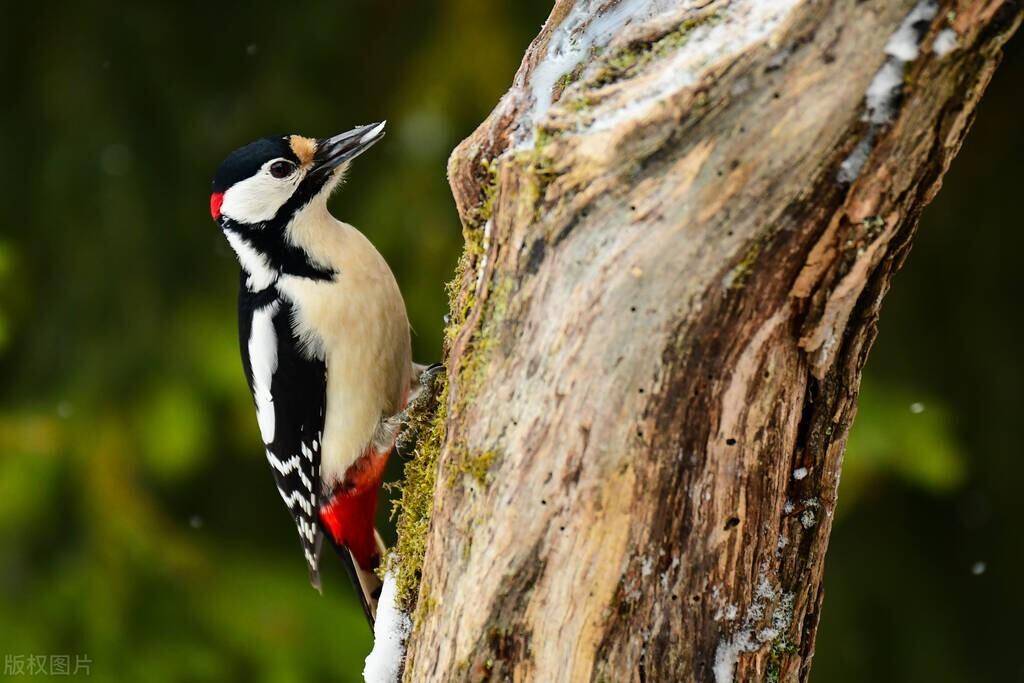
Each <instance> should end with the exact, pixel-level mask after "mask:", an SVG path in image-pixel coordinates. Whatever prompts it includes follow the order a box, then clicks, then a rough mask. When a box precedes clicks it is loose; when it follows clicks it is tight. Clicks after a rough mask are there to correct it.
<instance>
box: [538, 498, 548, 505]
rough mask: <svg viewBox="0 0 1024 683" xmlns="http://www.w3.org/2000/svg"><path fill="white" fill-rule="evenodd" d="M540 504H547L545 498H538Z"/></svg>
mask: <svg viewBox="0 0 1024 683" xmlns="http://www.w3.org/2000/svg"><path fill="white" fill-rule="evenodd" d="M540 504H541V505H547V504H548V501H547V500H545V499H544V498H541V499H540Z"/></svg>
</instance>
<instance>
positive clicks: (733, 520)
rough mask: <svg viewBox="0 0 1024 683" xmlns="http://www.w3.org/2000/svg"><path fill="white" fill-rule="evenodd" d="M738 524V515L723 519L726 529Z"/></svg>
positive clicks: (733, 527)
mask: <svg viewBox="0 0 1024 683" xmlns="http://www.w3.org/2000/svg"><path fill="white" fill-rule="evenodd" d="M739 525H740V518H739V517H730V518H729V519H727V520H725V528H726V530H728V529H735V528H736V527H738V526H739Z"/></svg>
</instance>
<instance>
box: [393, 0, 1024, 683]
mask: <svg viewBox="0 0 1024 683" xmlns="http://www.w3.org/2000/svg"><path fill="white" fill-rule="evenodd" d="M1020 18H1021V15H1020V9H1019V7H1018V5H1017V4H1016V3H1014V2H1008V1H1003V0H973V1H972V0H959V1H956V2H952V1H948V0H947V1H944V2H930V1H928V0H925V1H923V2H915V1H914V0H894V1H892V2H883V1H879V0H871V1H867V2H865V1H862V0H861V1H857V0H832V1H827V0H817V1H810V0H731V1H728V0H703V1H697V0H691V1H672V0H558V1H557V2H556V3H555V6H554V9H553V11H552V13H551V16H550V18H549V19H548V21H547V23H546V24H545V26H544V28H543V30H542V31H541V33H540V35H539V36H538V37H537V39H536V40H535V41H534V42H533V44H532V45H531V46H530V48H529V49H528V51H527V53H526V56H525V58H524V60H523V63H522V66H521V67H520V69H519V71H518V73H517V74H516V77H515V81H514V83H513V86H512V88H511V89H510V90H509V92H508V93H507V94H506V96H505V97H504V98H503V99H502V100H501V102H500V103H499V105H498V106H497V108H496V109H495V110H494V112H493V113H492V114H491V115H490V117H489V118H488V119H487V120H486V121H485V122H484V123H483V124H482V125H481V126H480V128H479V129H478V130H477V131H476V132H475V133H474V134H473V135H472V136H471V137H470V138H469V139H467V140H466V141H464V142H463V143H462V144H461V145H460V146H459V147H458V148H457V149H456V150H455V152H454V153H453V155H452V158H451V161H450V165H449V175H450V180H451V184H452V188H453V191H454V194H455V199H456V202H457V205H458V210H459V213H460V215H461V218H462V221H463V225H464V230H465V234H466V239H467V247H466V253H465V254H464V256H463V260H462V263H461V266H460V271H459V275H458V277H457V278H456V281H455V282H454V283H453V291H452V320H451V324H450V327H449V329H448V338H447V340H446V353H447V368H448V377H447V390H446V392H445V393H444V395H443V397H442V407H441V415H440V417H438V418H437V425H436V427H437V429H435V430H434V431H433V432H432V433H431V434H429V435H428V436H427V437H426V438H425V439H424V440H423V442H422V443H421V444H420V448H419V454H418V455H417V456H416V457H417V459H418V461H414V465H415V466H416V467H418V469H416V467H414V470H415V472H416V473H414V474H413V476H419V477H424V476H426V477H427V478H426V479H425V480H421V481H420V482H419V485H422V484H423V481H426V482H428V484H429V485H430V486H431V487H432V488H430V489H428V490H429V491H432V504H433V510H432V517H431V518H430V519H429V521H428V519H427V518H425V517H424V516H423V514H426V513H423V512H422V511H421V514H420V517H419V518H415V515H416V513H415V512H409V511H408V510H406V511H404V512H403V513H402V514H403V515H405V516H406V518H405V519H404V526H403V527H402V529H403V531H402V533H405V534H407V538H405V539H402V538H400V546H399V547H400V550H402V549H404V552H406V553H407V554H408V555H414V554H415V553H417V552H419V551H420V550H418V548H420V549H421V548H422V546H423V545H424V543H425V546H426V553H425V557H424V558H423V559H422V562H423V564H422V571H420V567H419V564H418V562H419V558H416V557H405V558H402V559H401V561H402V562H406V561H409V562H412V565H411V566H412V569H411V570H410V569H408V567H407V568H406V572H407V575H406V581H407V582H408V581H409V580H410V576H409V572H410V571H411V572H412V577H413V579H412V580H415V579H417V578H419V577H420V576H422V581H421V582H420V584H419V590H418V599H417V596H416V595H415V594H412V595H408V594H407V595H406V596H405V598H406V600H407V601H409V602H410V603H412V602H416V612H415V625H414V630H413V634H412V636H411V638H410V643H409V651H408V659H407V665H406V668H405V680H407V681H449V680H464V679H468V680H481V679H486V680H536V681H577V680H580V681H582V680H595V681H644V680H651V681H686V680H699V681H712V680H714V681H727V680H734V679H735V680H742V681H748V680H770V681H791V680H807V679H808V678H809V671H810V663H811V658H812V656H813V653H814V636H815V629H816V627H817V624H818V618H819V614H820V610H821V606H822V596H823V590H822V572H823V561H824V557H825V549H826V546H827V543H828V537H829V531H830V529H831V521H832V514H833V511H834V509H835V505H836V489H837V485H838V483H839V473H840V465H841V463H842V456H843V447H844V444H845V440H846V435H847V431H848V429H849V427H850V423H851V421H852V419H853V416H854V413H855V410H856V396H857V390H858V385H859V381H860V372H861V368H862V366H863V364H864V361H865V357H866V355H867V352H868V349H869V347H870V346H871V342H872V340H873V339H874V337H875V334H876V323H877V319H878V313H879V307H880V304H881V301H882V298H883V296H884V294H885V293H886V291H887V290H888V288H889V283H890V280H891V278H892V276H893V274H894V273H895V271H896V270H897V269H898V268H899V266H900V264H901V263H902V262H903V260H904V258H905V257H906V255H907V252H908V250H909V248H910V243H911V241H912V238H913V236H914V232H915V228H916V224H917V221H918V217H919V215H920V213H921V210H922V209H923V208H924V206H925V205H926V204H927V203H928V201H929V200H930V199H931V198H932V197H933V196H934V194H935V192H936V191H937V190H938V188H939V186H940V183H941V178H942V175H943V173H944V172H945V170H946V168H947V167H948V165H949V163H950V160H951V159H952V158H953V156H954V155H955V154H956V152H957V151H958V149H959V147H960V145H961V143H962V141H963V138H964V135H965V134H966V132H967V129H968V128H969V126H970V123H971V121H972V118H973V115H974V110H975V106H976V105H977V103H978V100H979V98H980V97H981V94H982V91H983V90H984V88H985V86H986V84H987V83H988V81H989V79H990V77H991V75H992V72H993V70H994V68H995V66H996V64H997V63H998V61H999V58H1000V54H1001V47H1002V45H1003V43H1004V42H1005V41H1006V40H1007V39H1008V37H1009V36H1010V35H1011V34H1012V33H1013V31H1014V30H1015V29H1016V27H1017V25H1018V24H1019V22H1020ZM431 441H433V443H431ZM435 461H436V466H437V468H438V469H437V471H436V485H435V484H434V481H435V479H433V478H431V477H432V476H433V467H434V463H435ZM412 485H413V486H415V485H416V482H413V484H412ZM427 512H429V508H428V510H427ZM409 515H412V518H410V517H409ZM417 525H418V528H420V529H421V531H422V533H423V534H425V536H424V537H423V538H420V539H418V540H417V539H413V538H411V536H412V535H414V534H415V532H414V531H410V529H414V528H416V527H417Z"/></svg>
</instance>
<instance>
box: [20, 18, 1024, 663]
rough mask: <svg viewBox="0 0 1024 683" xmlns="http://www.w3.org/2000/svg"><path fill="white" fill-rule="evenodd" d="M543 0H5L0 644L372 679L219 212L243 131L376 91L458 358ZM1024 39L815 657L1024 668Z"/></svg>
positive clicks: (940, 266)
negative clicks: (502, 141) (515, 93)
mask: <svg viewBox="0 0 1024 683" xmlns="http://www.w3.org/2000/svg"><path fill="white" fill-rule="evenodd" d="M550 5H551V3H550V0H519V1H518V2H485V1H481V0H408V1H404V2H403V1H399V0H393V1H388V2H381V1H379V0H355V1H349V2H330V3H316V4H301V5H300V4H297V3H296V4H286V3H280V2H255V3H249V4H247V5H246V6H245V7H244V9H243V8H241V7H232V6H230V5H228V4H226V3H209V2H206V3H199V2H182V3H175V4H172V3H156V2H139V3H130V4H129V3H125V4H122V3H113V2H92V3H78V4H71V3H67V4H62V3H47V4H45V5H38V6H37V7H36V8H32V7H31V6H30V4H29V3H13V2H5V3H3V15H2V18H3V21H2V22H0V77H2V81H0V82H3V83H4V95H3V105H2V106H0V124H2V125H0V149H2V150H3V152H4V158H3V163H0V192H2V193H3V207H4V212H3V213H4V215H3V219H2V228H0V373H2V377H3V379H2V383H0V655H4V656H5V657H6V656H8V655H28V654H33V653H50V654H52V653H69V654H72V655H74V654H87V655H88V656H89V658H90V660H91V662H92V664H91V674H92V677H93V678H95V679H98V680H133V681H135V680H139V681H143V680H144V681H221V680H245V681H250V680H255V681H309V680H328V679H329V680H336V681H347V680H352V681H354V680H359V672H360V671H361V668H362V658H363V656H364V655H365V653H366V652H367V650H368V648H369V645H370V638H369V633H368V632H367V629H366V628H365V625H364V624H363V622H362V616H361V615H360V613H359V609H358V606H357V605H356V603H355V601H354V599H353V597H352V595H351V592H350V589H349V588H348V585H347V579H346V577H345V576H344V575H343V573H342V572H341V571H340V570H339V568H338V567H337V563H336V562H331V561H328V562H326V565H327V570H326V576H325V581H324V583H325V594H324V596H323V597H320V596H318V595H317V594H316V593H315V592H313V591H312V590H311V589H310V588H309V586H308V584H307V582H306V572H305V570H304V567H303V561H302V557H301V553H300V552H299V547H298V542H297V539H296V538H295V532H294V529H293V528H292V524H291V521H290V520H289V519H288V517H287V515H286V514H285V513H284V512H283V509H282V508H281V506H280V504H279V503H280V501H279V500H278V498H277V493H276V491H274V489H273V486H272V485H271V479H270V476H269V473H268V471H267V469H266V466H265V464H264V461H263V457H262V451H261V447H260V445H259V443H258V437H257V430H256V425H255V418H254V414H253V409H252V406H251V403H250V399H249V396H248V393H247V390H246V387H245V383H244V380H243V377H242V373H241V367H240V362H239V358H238V352H237V336H236V320H235V296H236V284H237V278H236V265H235V262H234V259H233V257H232V254H231V253H230V252H229V250H228V248H227V246H226V244H225V243H224V240H223V238H222V237H221V235H220V234H219V232H218V230H217V229H216V228H215V226H214V225H213V223H212V222H211V221H210V219H209V217H208V206H207V202H208V192H209V180H210V177H211V175H212V172H213V170H214V169H215V167H216V166H217V164H218V163H219V162H220V160H221V159H222V158H223V157H224V156H225V155H226V154H227V152H228V151H230V150H231V149H233V148H235V147H237V146H239V145H241V144H243V143H245V142H248V141H249V140H251V139H254V138H256V137H260V136H263V135H267V134H270V133H276V132H282V133H283V132H301V133H304V134H310V135H316V136H322V135H327V134H331V133H335V132H339V131H341V130H344V129H347V128H348V127H350V126H352V125H354V124H357V123H364V122H369V121H376V120H379V119H381V118H388V119H389V120H390V124H389V131H390V135H389V137H388V138H387V139H386V141H385V143H383V144H381V145H379V146H377V147H376V148H375V149H374V150H373V153H372V154H368V155H366V156H365V157H363V158H361V159H360V160H359V162H358V164H357V165H356V167H355V168H354V172H353V173H352V174H351V179H350V181H349V183H348V185H347V186H346V188H345V189H344V190H343V191H342V192H340V193H339V195H338V196H337V197H336V198H335V199H334V200H332V205H333V209H334V211H335V213H336V214H337V215H339V216H341V217H343V218H344V219H346V220H348V221H349V222H352V223H353V224H355V225H357V226H359V227H360V228H362V229H364V231H365V232H366V233H367V234H368V235H369V236H370V238H371V239H372V240H373V241H374V242H375V243H376V244H377V245H378V247H379V248H380V249H381V251H382V252H383V253H384V255H385V256H386V257H387V259H388V261H389V262H390V263H391V264H392V266H393V268H394V269H395V271H396V273H397V275H398V279H399V281H400V283H401V285H402V289H403V291H404V293H405V296H406V300H407V302H408V306H409V313H410V317H411V320H412V323H413V327H414V328H415V331H416V334H415V336H414V345H415V353H416V356H417V358H418V359H420V360H428V361H429V360H434V359H437V358H438V357H439V353H440V349H439V340H440V329H441V326H442V316H443V315H444V313H445V297H444V294H443V291H442V286H441V285H442V283H443V282H445V281H446V280H448V279H449V277H450V274H451V272H452V269H453V266H454V263H455V259H456V257H457V254H458V251H459V249H460V247H461V234H460V229H459V224H458V219H457V217H456V214H455V211H454V207H453V203H452V200H451V196H450V193H449V190H448V187H447V183H446V180H445V172H444V168H445V160H446V157H447V155H448V152H449V151H450V150H451V148H452V147H453V146H454V145H455V144H456V143H457V142H458V141H459V140H461V139H462V138H463V137H465V136H466V135H467V134H468V133H469V132H470V131H471V130H472V129H473V128H474V127H475V126H476V125H477V124H478V123H479V122H480V121H482V120H483V118H484V117H485V116H486V115H487V113H488V112H489V110H490V109H491V107H492V106H493V105H494V103H495V102H497V99H498V98H499V97H500V95H501V94H502V93H503V92H504V90H505V88H506V87H507V85H508V83H509V82H510V80H511V78H512V75H513V73H514V71H515V69H516V67H517V66H518V63H519V59H520V58H521V55H522V52H523V50H524V49H525V47H526V45H527V44H528V43H529V41H530V39H531V38H532V37H533V36H534V35H535V33H536V32H537V30H538V29H539V27H540V25H541V23H542V21H543V20H544V18H545V17H546V15H547V12H548V11H549V9H550ZM1020 44H1021V40H1020V39H1018V40H1017V41H1016V43H1015V44H1013V45H1011V50H1010V53H1011V54H1010V57H1009V59H1008V60H1007V63H1006V64H1005V65H1004V67H1003V69H1002V70H1001V71H1000V72H999V73H998V74H997V76H996V80H995V82H994V84H993V86H992V88H991V91H990V93H989V95H988V96H987V98H986V99H985V100H984V101H983V103H982V106H981V110H980V114H979V119H978V123H977V125H976V126H975V130H974V131H973V132H972V134H971V137H970V138H969V140H968V143H967V146H966V148H965V150H964V152H963V154H962V155H961V157H960V158H959V159H958V160H957V162H956V164H955V165H954V167H953V169H952V171H951V172H950V174H949V176H948V178H947V183H946V185H947V186H946V188H945V189H944V190H943V192H942V193H941V194H940V195H939V198H938V200H937V201H936V202H935V204H934V206H933V207H931V208H930V209H929V210H928V212H927V215H926V217H925V220H924V223H923V225H922V232H921V235H920V239H919V240H918V245H917V247H916V249H915V252H914V254H913V255H912V257H911V259H910V263H909V265H908V267H907V268H906V270H905V272H904V273H903V274H901V275H900V276H899V277H898V278H897V281H896V286H895V289H894V291H893V293H892V294H891V295H890V297H889V301H888V303H887V305H886V310H885V314H884V316H883V319H882V332H881V336H880V340H879V343H878V344H877V348H876V349H875V351H874V353H873V355H872V359H871V362H870V364H869V368H868V371H867V377H866V380H865V385H864V392H863V395H862V400H861V408H860V415H859V417H858V420H857V423H856V427H855V429H854V433H853V435H852V437H851V439H850V447H849V452H848V454H847V458H846V466H845V471H844V480H843V485H842V491H841V497H840V507H839V514H838V518H837V520H836V525H835V530H834V534H833V541H832V549H831V551H830V555H829V559H828V577H827V580H826V586H827V591H828V596H827V598H826V606H825V611H824V619H823V623H822V626H821V630H820V632H819V641H818V642H819V646H818V654H817V656H816V659H815V675H814V678H815V680H817V681H864V680H873V681H947V680H948V681H980V680H991V681H1006V680H1022V678H1024V669H1022V665H1021V664H1020V660H1019V657H1018V656H1017V655H1016V651H1017V630H1018V627H1017V621H1018V620H1017V617H1016V615H1017V614H1019V613H1021V611H1022V609H1024V588H1022V586H1021V582H1020V580H1019V579H1020V577H1021V572H1020V567H1021V561H1022V559H1024V558H1022V556H1021V555H1022V552H1021V543H1020V539H1021V531H1020V530H1021V528H1022V526H1024V507H1022V504H1021V501H1022V496H1021V494H1020V491H1019V488H1020V482H1021V481H1022V478H1024V462H1022V460H1021V457H1020V456H1021V447H1020V439H1019V436H1018V434H1017V431H1016V430H1017V427H1018V425H1019V424H1020V418H1019V416H1018V412H1019V410H1020V407H1021V401H1020V387H1021V386H1022V385H1024V362H1022V361H1021V357H1020V346H1021V344H1020V341H1019V340H1020V338H1021V331H1022V318H1021V312H1020V307H1019V306H1018V302H1019V298H1020V295H1021V286H1020V280H1019V273H1020V266H1019V257H1018V254H1019V253H1021V248H1022V246H1024V245H1022V244H1021V242H1022V237H1021V231H1020V229H1019V228H1020V226H1021V221H1020V218H1019V217H1018V216H1017V215H1016V211H1015V210H1016V202H1015V201H1014V198H1015V192H1016V191H1017V190H1018V187H1019V185H1020V183H1021V181H1022V179H1024V175H1022V173H1021V170H1020V165H1021V162H1022V160H1024V154H1022V152H1024V130H1022V127H1021V126H1020V104H1019V93H1018V90H1019V86H1020V84H1021V76H1022V74H1024V54H1022V51H1021V49H1020Z"/></svg>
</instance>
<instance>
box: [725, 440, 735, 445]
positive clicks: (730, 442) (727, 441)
mask: <svg viewBox="0 0 1024 683" xmlns="http://www.w3.org/2000/svg"><path fill="white" fill-rule="evenodd" d="M725 445H726V446H735V445H736V439H726V440H725Z"/></svg>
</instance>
